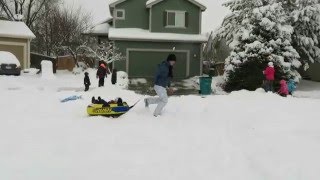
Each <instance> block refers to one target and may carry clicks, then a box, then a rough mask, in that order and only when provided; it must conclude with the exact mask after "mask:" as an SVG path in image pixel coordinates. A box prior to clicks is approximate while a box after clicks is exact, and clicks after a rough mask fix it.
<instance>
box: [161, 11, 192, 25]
mask: <svg viewBox="0 0 320 180" xmlns="http://www.w3.org/2000/svg"><path fill="white" fill-rule="evenodd" d="M165 12H166V18H167V19H166V26H165V28H176V29H186V28H187V27H186V21H187V20H186V13H187V11H180V10H166V11H165ZM169 13H174V15H175V16H174V24H175V25H168V22H169V16H168V14H169ZM177 13H184V23H183V24H184V25H183V26H177V22H176V20H177Z"/></svg>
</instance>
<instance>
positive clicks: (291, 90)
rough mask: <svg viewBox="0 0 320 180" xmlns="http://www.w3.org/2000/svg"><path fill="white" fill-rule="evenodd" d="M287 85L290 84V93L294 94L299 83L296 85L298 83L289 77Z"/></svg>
mask: <svg viewBox="0 0 320 180" xmlns="http://www.w3.org/2000/svg"><path fill="white" fill-rule="evenodd" d="M287 85H288V91H289V94H290V95H292V94H293V92H294V91H295V90H296V89H297V85H296V83H295V82H294V80H293V79H289V81H288V84H287Z"/></svg>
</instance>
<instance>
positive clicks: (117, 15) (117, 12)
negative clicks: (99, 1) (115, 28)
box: [115, 9, 126, 20]
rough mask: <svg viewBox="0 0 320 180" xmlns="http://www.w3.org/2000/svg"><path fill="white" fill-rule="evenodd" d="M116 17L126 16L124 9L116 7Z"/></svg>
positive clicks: (123, 17)
mask: <svg viewBox="0 0 320 180" xmlns="http://www.w3.org/2000/svg"><path fill="white" fill-rule="evenodd" d="M115 15H116V19H120V20H124V19H125V16H126V11H125V10H124V9H117V10H116V11H115Z"/></svg>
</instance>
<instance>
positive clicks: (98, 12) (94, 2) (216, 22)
mask: <svg viewBox="0 0 320 180" xmlns="http://www.w3.org/2000/svg"><path fill="white" fill-rule="evenodd" d="M64 1H65V3H66V5H67V6H73V7H77V6H82V7H83V8H85V9H86V10H87V11H88V12H91V15H92V18H93V24H97V23H99V22H101V21H103V20H105V19H106V18H108V17H110V13H109V2H110V1H112V0H64ZM171 1H174V0H171ZM198 1H199V2H200V3H202V4H204V5H205V6H207V10H206V11H205V12H204V13H203V22H202V26H203V29H202V31H203V32H209V31H212V30H215V29H216V28H217V27H219V26H220V24H221V23H222V20H223V18H224V17H225V16H226V15H227V14H228V13H229V11H228V9H227V8H225V7H223V6H221V4H222V3H223V2H225V0H198Z"/></svg>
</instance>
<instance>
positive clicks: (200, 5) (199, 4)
mask: <svg viewBox="0 0 320 180" xmlns="http://www.w3.org/2000/svg"><path fill="white" fill-rule="evenodd" d="M188 1H189V2H191V3H192V4H195V5H197V6H199V7H200V9H201V10H202V11H205V10H206V9H207V7H206V6H204V5H203V4H201V3H199V2H198V1H195V0H188Z"/></svg>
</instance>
